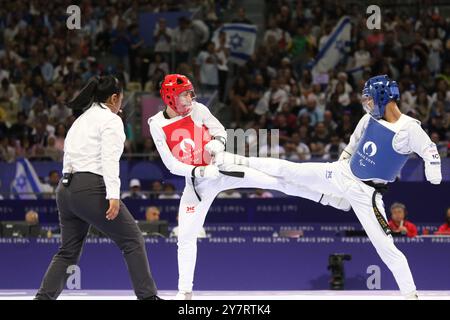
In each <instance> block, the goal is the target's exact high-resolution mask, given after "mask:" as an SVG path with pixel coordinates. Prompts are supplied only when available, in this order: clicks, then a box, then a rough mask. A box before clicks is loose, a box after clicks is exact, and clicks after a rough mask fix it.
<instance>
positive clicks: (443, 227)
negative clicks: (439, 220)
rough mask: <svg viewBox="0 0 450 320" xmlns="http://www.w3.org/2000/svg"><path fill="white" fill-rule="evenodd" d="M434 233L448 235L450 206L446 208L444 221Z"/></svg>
mask: <svg viewBox="0 0 450 320" xmlns="http://www.w3.org/2000/svg"><path fill="white" fill-rule="evenodd" d="M434 234H438V235H450V207H448V208H447V214H446V216H445V223H444V224H443V225H441V226H440V227H439V229H438V231H436V232H435V233H434Z"/></svg>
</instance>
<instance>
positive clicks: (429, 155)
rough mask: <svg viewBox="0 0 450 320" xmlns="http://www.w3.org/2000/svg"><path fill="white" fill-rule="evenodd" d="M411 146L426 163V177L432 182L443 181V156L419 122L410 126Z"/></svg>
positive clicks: (438, 182)
mask: <svg viewBox="0 0 450 320" xmlns="http://www.w3.org/2000/svg"><path fill="white" fill-rule="evenodd" d="M408 134H409V147H410V148H411V150H412V151H414V152H415V153H417V154H418V155H419V156H420V157H421V158H422V159H423V161H424V163H425V177H426V178H427V180H428V181H430V182H431V183H432V184H440V183H441V181H442V172H441V157H440V156H439V152H438V151H437V148H436V144H434V143H433V142H432V141H431V139H430V137H428V135H427V134H426V133H425V131H423V129H422V128H421V127H420V125H419V124H416V123H414V124H413V125H411V126H409V127H408Z"/></svg>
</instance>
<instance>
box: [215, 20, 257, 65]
mask: <svg viewBox="0 0 450 320" xmlns="http://www.w3.org/2000/svg"><path fill="white" fill-rule="evenodd" d="M256 30H257V27H256V26H255V25H253V24H246V23H225V24H224V25H223V26H222V27H220V28H219V29H217V30H216V31H215V32H214V34H213V38H212V41H213V42H214V43H216V44H217V43H219V33H220V32H221V31H224V32H225V33H226V35H227V46H228V47H229V49H230V56H229V59H228V60H229V61H230V62H233V63H236V64H238V65H243V64H245V63H246V62H247V60H248V59H249V58H250V56H251V55H252V54H253V51H254V50H255V43H256Z"/></svg>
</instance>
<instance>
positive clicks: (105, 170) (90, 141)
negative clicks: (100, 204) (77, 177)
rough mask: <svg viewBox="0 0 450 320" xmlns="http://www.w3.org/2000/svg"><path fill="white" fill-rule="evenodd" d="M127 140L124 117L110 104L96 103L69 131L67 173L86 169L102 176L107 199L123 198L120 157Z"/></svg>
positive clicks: (66, 156) (65, 147) (65, 169)
mask: <svg viewBox="0 0 450 320" xmlns="http://www.w3.org/2000/svg"><path fill="white" fill-rule="evenodd" d="M124 142H125V132H124V127H123V123H122V120H121V119H120V117H119V116H118V115H117V114H115V113H113V112H112V111H111V110H110V109H109V108H108V107H107V106H106V105H104V104H98V103H94V104H93V105H92V106H91V107H90V108H89V109H88V110H86V111H85V112H84V113H83V114H82V115H81V116H79V117H78V119H76V120H75V122H74V123H73V124H72V127H71V128H70V130H69V132H68V133H67V137H66V140H65V141H64V165H63V173H67V172H79V171H83V172H92V173H95V174H98V175H101V176H103V179H104V181H105V185H106V199H120V179H119V160H120V156H121V155H122V152H123V146H124Z"/></svg>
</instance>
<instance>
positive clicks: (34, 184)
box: [11, 158, 44, 200]
mask: <svg viewBox="0 0 450 320" xmlns="http://www.w3.org/2000/svg"><path fill="white" fill-rule="evenodd" d="M11 190H12V192H13V194H14V197H15V198H16V199H17V198H18V199H28V200H29V199H32V200H33V199H37V198H38V197H37V196H36V193H38V194H39V193H41V192H43V191H44V189H43V187H42V185H41V182H40V181H39V177H38V175H37V174H36V171H35V170H34V168H33V165H32V164H31V163H30V161H28V159H25V158H19V159H18V160H17V161H16V177H15V178H14V180H13V182H12V183H11Z"/></svg>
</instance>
